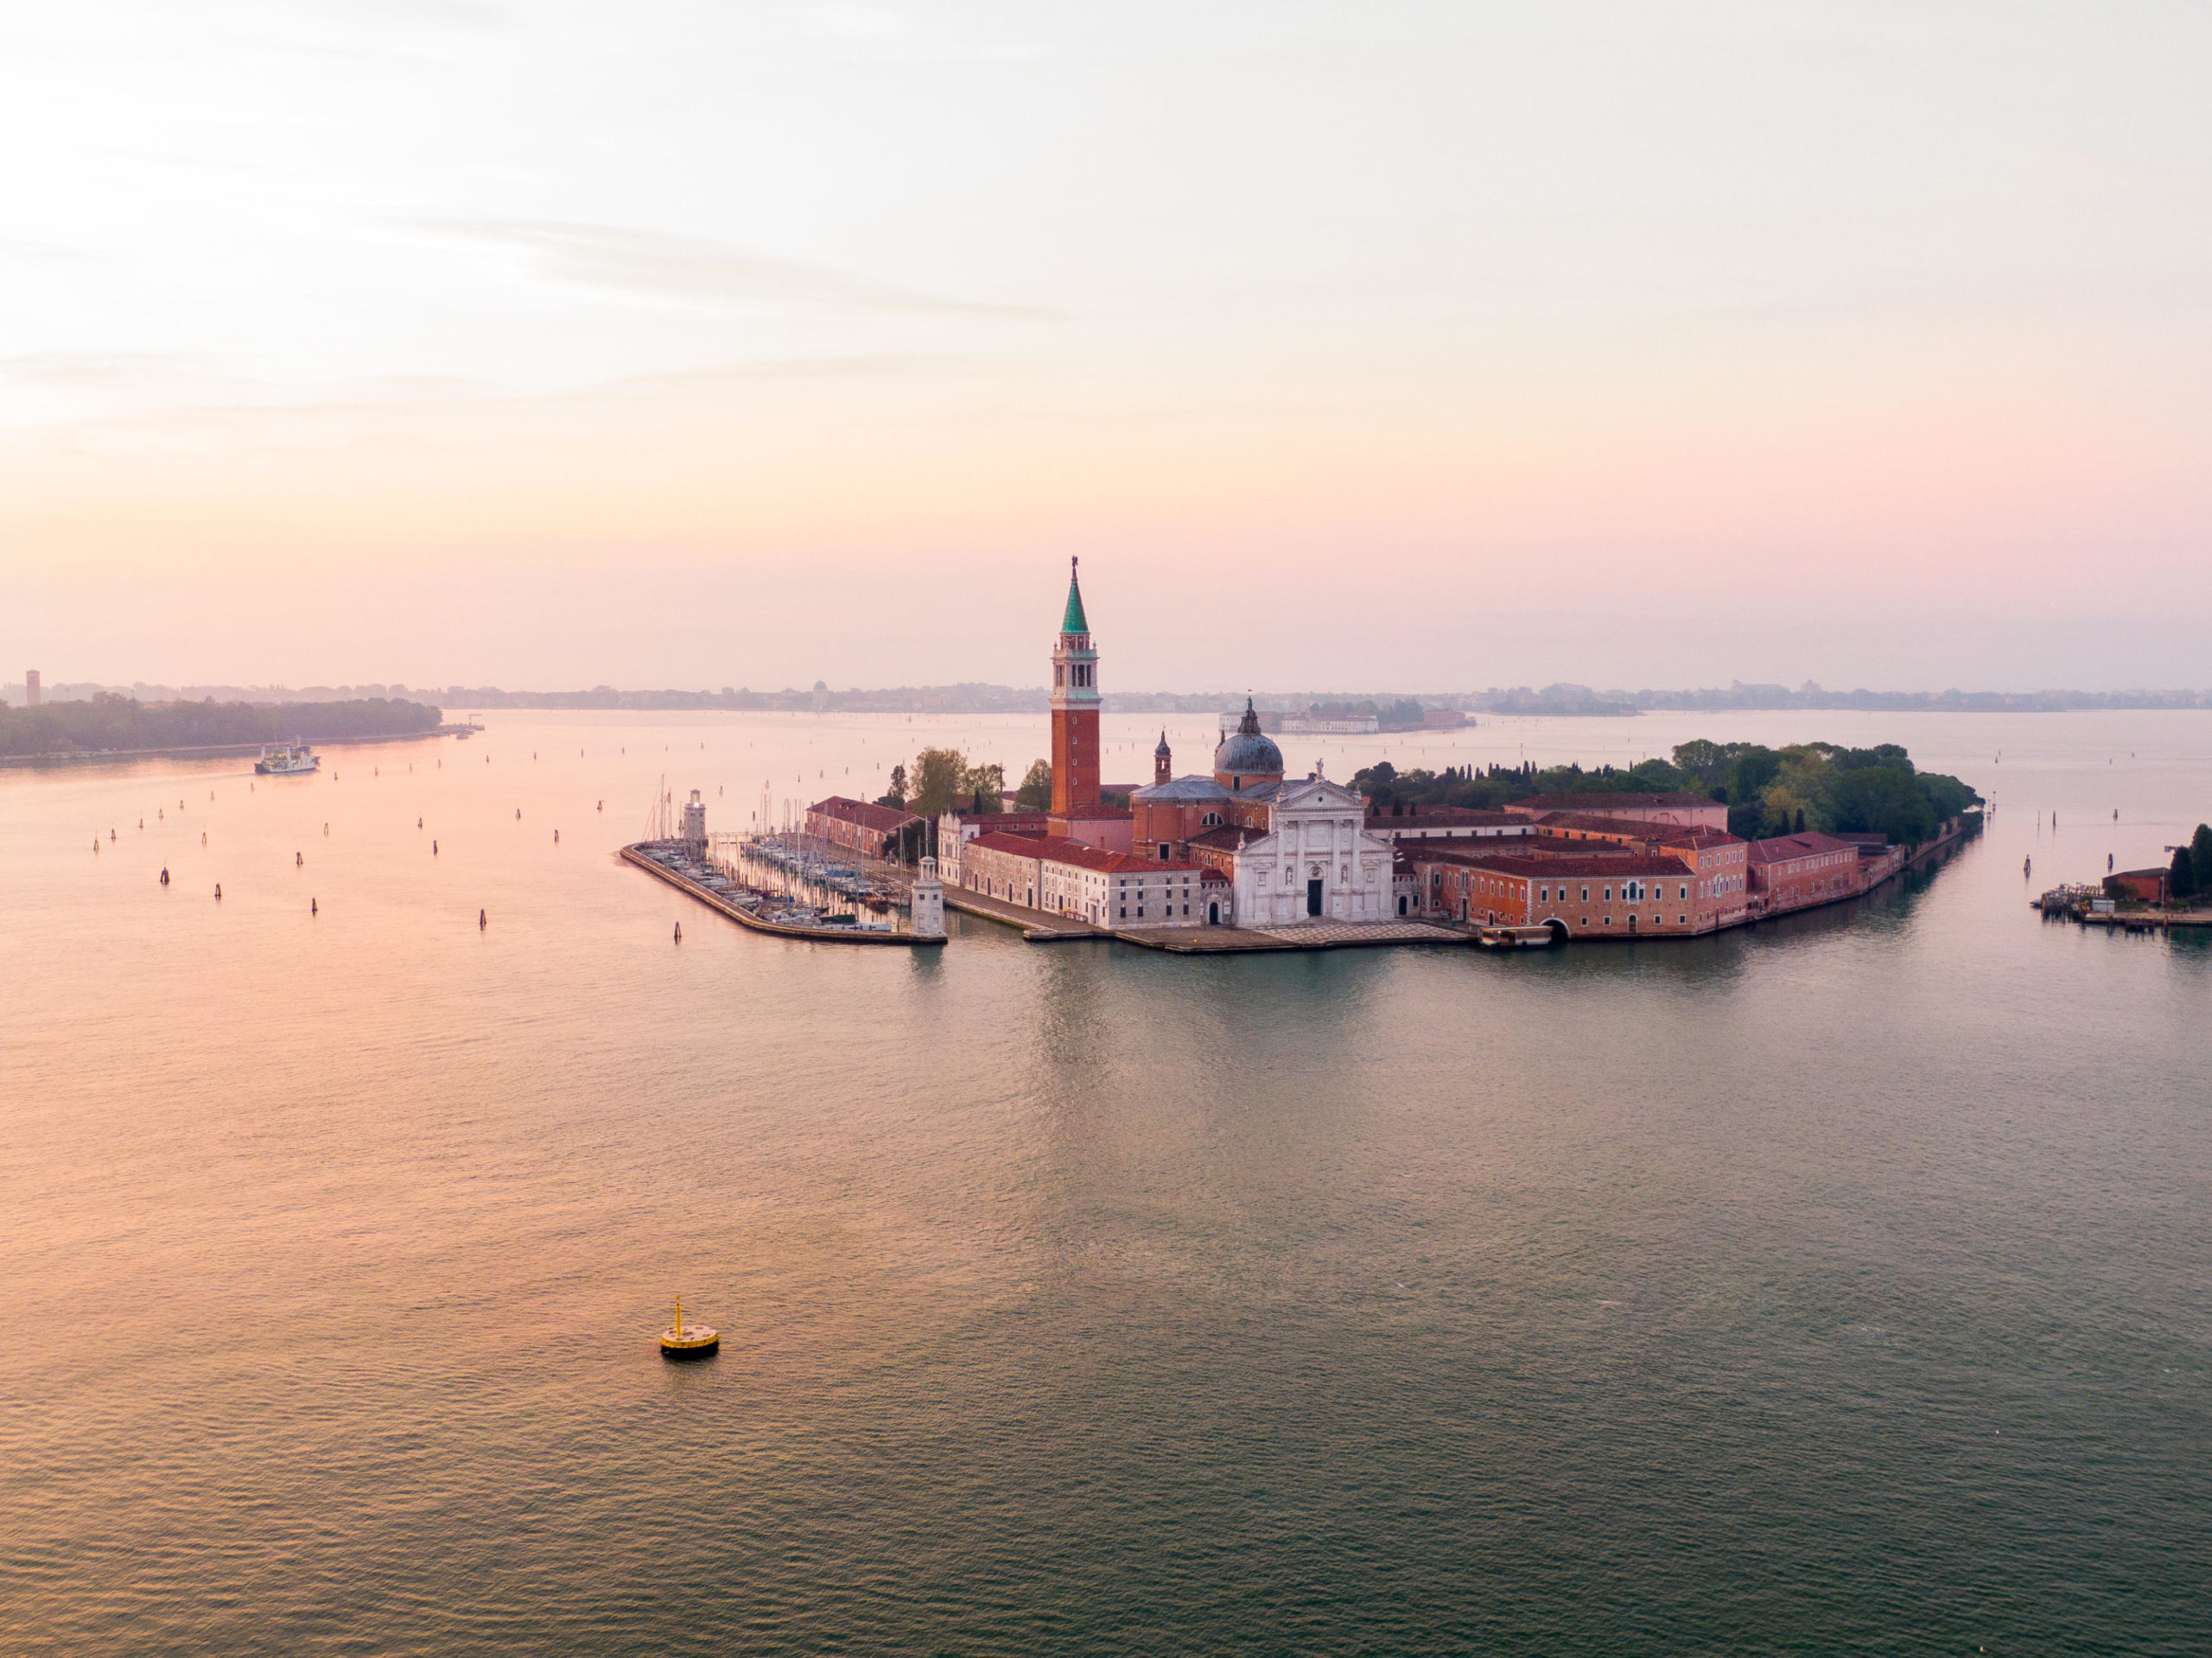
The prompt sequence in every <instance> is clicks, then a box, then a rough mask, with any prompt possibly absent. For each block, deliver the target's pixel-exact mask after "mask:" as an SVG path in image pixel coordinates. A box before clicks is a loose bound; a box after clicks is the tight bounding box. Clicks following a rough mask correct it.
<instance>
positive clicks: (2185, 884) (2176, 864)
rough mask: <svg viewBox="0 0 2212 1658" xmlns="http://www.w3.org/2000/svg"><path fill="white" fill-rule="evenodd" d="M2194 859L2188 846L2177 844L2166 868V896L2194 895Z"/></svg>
mask: <svg viewBox="0 0 2212 1658" xmlns="http://www.w3.org/2000/svg"><path fill="white" fill-rule="evenodd" d="M2195 894H2196V860H2195V859H2193V858H2191V857H2190V855H2189V848H2187V847H2185V846H2177V847H2176V848H2174V861H2173V862H2172V863H2171V864H2170V865H2168V866H2167V868H2166V896H2167V897H2169V898H2190V897H2193V896H2195Z"/></svg>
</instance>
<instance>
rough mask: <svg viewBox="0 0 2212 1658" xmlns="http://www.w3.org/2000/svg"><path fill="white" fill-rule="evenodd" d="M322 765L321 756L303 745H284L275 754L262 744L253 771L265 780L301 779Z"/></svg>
mask: <svg viewBox="0 0 2212 1658" xmlns="http://www.w3.org/2000/svg"><path fill="white" fill-rule="evenodd" d="M321 764H322V756H321V755H320V754H318V753H315V750H313V749H312V748H309V747H308V746H307V745H306V744H305V743H285V744H283V746H280V747H279V748H278V749H277V752H276V753H273V754H272V753H270V752H269V748H268V746H267V745H266V744H264V745H263V746H262V750H261V758H260V759H257V760H256V761H254V763H253V769H254V770H255V771H256V772H259V773H260V774H261V775H262V776H263V777H265V778H290V777H301V776H303V775H305V774H306V773H307V772H312V771H314V770H315V768H316V767H317V766H319V765H321Z"/></svg>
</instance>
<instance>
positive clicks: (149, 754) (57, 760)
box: [0, 725, 480, 766]
mask: <svg viewBox="0 0 2212 1658" xmlns="http://www.w3.org/2000/svg"><path fill="white" fill-rule="evenodd" d="M477 729H480V727H474V726H470V725H442V726H432V727H429V728H428V729H427V730H416V731H386V732H378V733H376V734H372V735H368V736H361V737H334V738H330V739H328V740H326V741H325V743H324V745H323V746H325V747H328V748H351V747H353V746H354V745H355V744H357V743H399V742H407V741H410V740H413V739H416V738H420V737H450V736H453V735H454V734H457V733H460V732H463V731H474V730H477ZM275 746H277V745H276V744H275V743H273V742H251V743H205V744H200V745H197V746H190V747H184V748H74V749H67V750H64V751H63V752H61V753H56V754H0V766H25V765H86V764H91V763H95V762H98V761H101V760H161V759H171V760H183V759H224V758H225V757H226V756H228V755H232V754H237V755H246V754H258V753H261V752H262V750H264V748H273V747H275Z"/></svg>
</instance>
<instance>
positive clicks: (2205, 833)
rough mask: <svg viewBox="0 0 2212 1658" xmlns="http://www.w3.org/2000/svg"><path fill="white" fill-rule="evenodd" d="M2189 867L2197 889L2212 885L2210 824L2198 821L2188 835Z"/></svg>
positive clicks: (2211, 828) (2211, 836) (2211, 833)
mask: <svg viewBox="0 0 2212 1658" xmlns="http://www.w3.org/2000/svg"><path fill="white" fill-rule="evenodd" d="M2189 867H2190V873H2191V874H2193V875H2195V876H2196V886H2197V888H2198V890H2199V891H2202V890H2203V889H2204V888H2205V887H2208V886H2212V826H2208V825H2206V824H2203V823H2199V824H2198V825H2197V826H2196V834H2194V835H2190V837H2189Z"/></svg>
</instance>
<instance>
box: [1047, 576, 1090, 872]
mask: <svg viewBox="0 0 2212 1658" xmlns="http://www.w3.org/2000/svg"><path fill="white" fill-rule="evenodd" d="M1098 705H1099V698H1098V652H1097V651H1096V650H1094V649H1093V648H1092V647H1091V643H1090V622H1089V620H1088V619H1085V617H1084V613H1083V589H1082V588H1081V587H1079V586H1078V585H1077V581H1076V569H1075V560H1073V559H1072V558H1071V559H1070V560H1068V608H1067V613H1066V614H1065V616H1063V617H1062V618H1061V619H1060V637H1059V638H1058V642H1057V643H1055V644H1054V645H1053V646H1052V833H1053V834H1055V835H1074V834H1075V833H1076V830H1075V828H1074V824H1073V822H1072V821H1071V820H1076V819H1080V818H1084V817H1089V816H1093V815H1095V814H1096V812H1097V810H1098V784H1099V775H1098V766H1099V757H1098Z"/></svg>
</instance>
